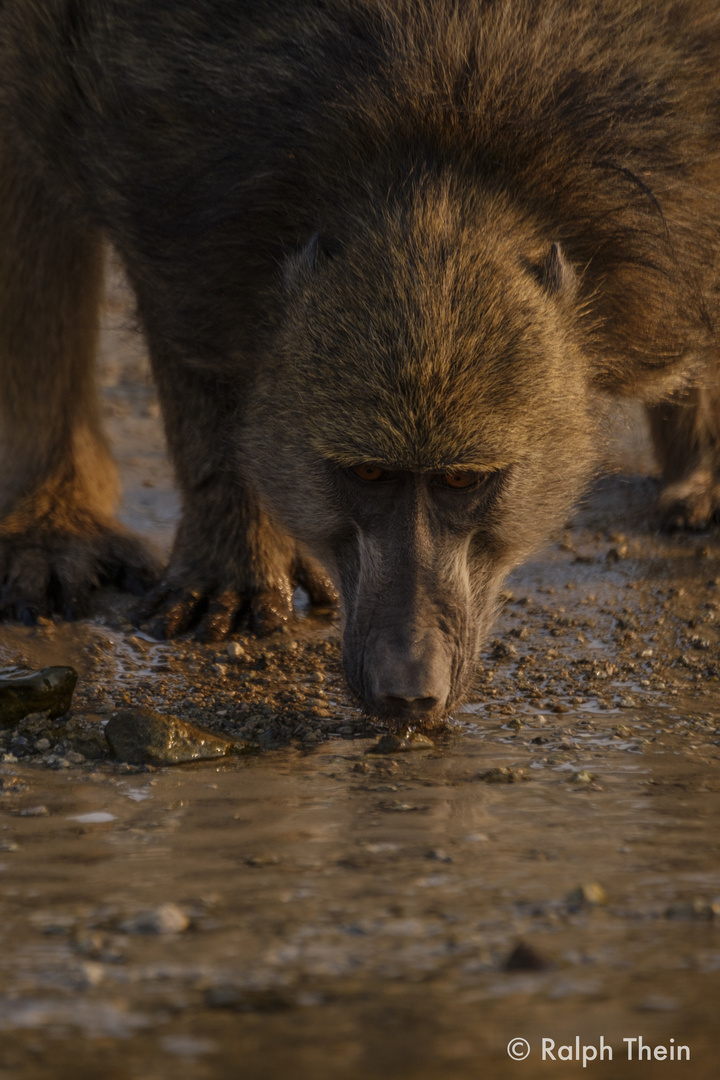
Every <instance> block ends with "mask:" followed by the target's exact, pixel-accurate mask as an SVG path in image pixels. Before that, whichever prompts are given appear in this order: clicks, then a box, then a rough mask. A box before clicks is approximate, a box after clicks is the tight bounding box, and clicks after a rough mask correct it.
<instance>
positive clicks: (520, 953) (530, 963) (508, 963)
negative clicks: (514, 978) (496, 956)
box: [503, 941, 554, 971]
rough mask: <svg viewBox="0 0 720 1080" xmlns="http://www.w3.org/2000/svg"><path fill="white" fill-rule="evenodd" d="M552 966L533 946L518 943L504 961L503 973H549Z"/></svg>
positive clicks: (523, 942) (521, 942)
mask: <svg viewBox="0 0 720 1080" xmlns="http://www.w3.org/2000/svg"><path fill="white" fill-rule="evenodd" d="M552 967H554V964H553V963H552V961H551V960H550V959H549V958H548V957H547V956H545V955H544V954H543V953H541V952H540V951H539V950H538V949H536V948H535V947H534V945H528V944H527V942H525V941H520V942H518V944H517V945H516V946H515V948H514V949H513V950H512V952H511V953H510V955H509V956H508V957H507V959H506V960H505V963H504V964H503V968H504V970H505V971H549V970H550V969H551V968H552Z"/></svg>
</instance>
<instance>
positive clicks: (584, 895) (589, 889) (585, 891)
mask: <svg viewBox="0 0 720 1080" xmlns="http://www.w3.org/2000/svg"><path fill="white" fill-rule="evenodd" d="M565 899H566V901H567V903H568V904H569V905H570V906H571V907H575V908H580V907H594V906H595V905H599V904H607V902H608V895H607V893H606V892H605V890H604V889H603V887H602V885H598V883H597V882H596V881H591V882H587V883H586V884H584V885H578V887H577V888H576V889H573V890H572V892H569V893H568V895H567V896H566V897H565Z"/></svg>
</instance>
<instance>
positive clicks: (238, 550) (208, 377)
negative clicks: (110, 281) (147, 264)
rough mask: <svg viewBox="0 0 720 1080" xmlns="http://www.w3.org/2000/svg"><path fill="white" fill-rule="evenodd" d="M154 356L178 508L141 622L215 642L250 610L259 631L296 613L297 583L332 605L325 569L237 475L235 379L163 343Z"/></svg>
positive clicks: (161, 631) (157, 632) (157, 630)
mask: <svg viewBox="0 0 720 1080" xmlns="http://www.w3.org/2000/svg"><path fill="white" fill-rule="evenodd" d="M150 355H151V358H152V363H153V370H154V373H155V381H156V383H157V386H158V391H159V394H160V400H161V402H162V408H163V418H164V421H165V430H166V434H167V439H168V444H169V447H170V452H171V456H172V458H173V462H174V465H175V473H176V478H177V481H178V484H179V487H180V491H181V494H182V502H183V507H182V517H181V520H180V525H179V527H178V532H177V536H176V538H175V544H174V547H173V552H172V555H171V558H170V565H169V567H168V570H167V573H166V575H165V577H164V578H163V580H162V581H161V582H160V584H159V585H158V586H157V588H156V590H155V591H154V592H153V593H152V594H151V595H150V596H149V597H148V598H147V599H146V600H145V601H143V603H142V604H141V605H140V609H139V611H138V613H137V617H138V619H139V621H140V622H141V623H142V625H143V626H144V627H145V628H146V629H147V630H148V631H149V632H150V633H152V634H153V635H154V636H156V637H173V636H175V635H176V634H180V633H182V632H183V631H185V630H187V629H189V628H190V627H191V626H193V625H195V624H197V623H199V624H200V633H201V635H202V636H203V637H205V639H206V640H211V641H217V640H221V639H222V638H224V637H226V636H227V635H228V634H229V633H230V632H231V631H232V630H233V629H234V628H235V627H236V626H237V624H238V622H239V621H240V620H241V618H244V617H246V616H249V621H250V625H251V628H252V629H254V630H256V631H257V632H259V633H269V632H270V631H272V630H275V629H277V628H278V627H279V626H280V625H282V623H284V622H285V621H286V620H287V618H288V617H289V615H290V613H291V611H292V594H293V590H294V588H295V585H296V584H299V585H302V586H303V587H304V588H306V589H307V591H308V593H309V595H310V599H311V601H312V602H313V603H316V604H323V605H325V604H332V603H334V602H335V600H336V599H337V596H336V593H335V590H334V588H333V586H332V584H331V582H330V580H329V578H328V577H327V575H326V574H325V572H324V571H323V570H322V569H321V568H320V567H319V566H318V565H317V564H316V563H314V562H312V560H311V559H310V558H309V557H308V556H307V555H306V554H305V553H304V552H303V551H302V550H301V549H300V548H299V546H298V545H297V544H296V542H295V541H294V540H292V539H291V538H290V537H289V536H288V535H287V534H286V533H285V532H284V531H283V530H282V529H281V528H280V527H279V526H278V525H276V524H275V522H274V521H273V520H272V518H271V517H270V516H269V515H268V514H267V513H266V511H265V510H264V509H263V508H262V506H261V504H260V501H259V500H258V499H257V497H256V496H255V495H254V493H253V491H252V490H251V489H250V488H249V487H248V486H247V485H246V484H245V483H244V482H243V480H242V477H241V475H239V470H238V465H237V461H236V459H235V455H236V454H237V448H236V446H235V445H234V444H233V439H232V436H231V432H232V427H233V424H236V423H237V411H238V410H237V405H236V402H237V396H236V390H235V387H234V386H233V383H232V382H231V380H230V379H229V378H228V379H224V378H223V377H222V376H217V375H213V374H211V373H209V372H207V371H199V370H194V369H193V368H191V367H188V366H187V364H185V363H183V362H182V361H180V360H176V359H175V358H173V357H172V355H171V353H169V352H168V351H167V350H166V349H165V347H164V346H163V344H162V343H160V344H156V345H154V344H153V342H152V341H151V342H150Z"/></svg>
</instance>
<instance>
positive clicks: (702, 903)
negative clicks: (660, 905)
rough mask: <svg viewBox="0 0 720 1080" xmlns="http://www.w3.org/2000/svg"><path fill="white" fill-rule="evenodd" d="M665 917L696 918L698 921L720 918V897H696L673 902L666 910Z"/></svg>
mask: <svg viewBox="0 0 720 1080" xmlns="http://www.w3.org/2000/svg"><path fill="white" fill-rule="evenodd" d="M665 918H666V919H696V920H698V921H709V920H710V919H720V899H716V900H700V899H695V900H690V901H687V902H685V903H681V904H671V905H670V906H669V907H668V908H666V910H665Z"/></svg>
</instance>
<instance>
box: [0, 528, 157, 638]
mask: <svg viewBox="0 0 720 1080" xmlns="http://www.w3.org/2000/svg"><path fill="white" fill-rule="evenodd" d="M159 569H160V564H159V562H158V560H157V559H156V558H155V556H154V555H153V554H152V552H151V551H150V550H149V549H148V548H147V547H146V545H145V544H144V543H143V542H142V541H141V540H139V539H138V538H137V537H135V536H132V535H131V534H130V533H127V532H125V531H124V530H123V529H122V528H121V527H120V526H119V525H118V526H117V528H116V529H113V528H108V527H98V528H97V530H96V531H95V532H88V533H84V534H82V535H76V536H68V535H63V534H61V533H54V532H50V533H42V532H28V533H23V534H12V535H7V534H6V535H4V536H3V535H2V534H0V582H2V585H1V587H0V618H10V619H19V620H20V621H21V622H23V623H25V624H26V625H33V624H34V623H35V622H36V621H37V618H38V616H40V615H43V616H48V615H51V614H53V613H58V614H60V615H62V616H63V618H65V619H73V618H78V617H79V616H81V615H83V614H85V613H86V612H87V608H88V600H89V594H90V592H91V591H92V590H93V589H95V588H97V587H98V586H99V585H106V584H112V585H116V586H117V587H118V588H120V589H123V590H125V591H126V592H130V593H134V594H135V595H142V594H143V593H144V592H145V591H146V590H147V589H148V588H150V587H151V585H152V584H153V583H154V582H155V581H156V580H157V577H158V573H159Z"/></svg>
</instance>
